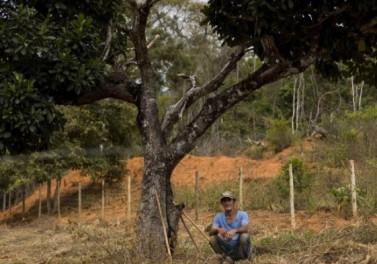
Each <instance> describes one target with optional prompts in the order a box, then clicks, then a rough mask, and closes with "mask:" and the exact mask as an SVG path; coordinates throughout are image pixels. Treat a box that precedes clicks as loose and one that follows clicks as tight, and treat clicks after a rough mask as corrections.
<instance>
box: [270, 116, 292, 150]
mask: <svg viewBox="0 0 377 264" xmlns="http://www.w3.org/2000/svg"><path fill="white" fill-rule="evenodd" d="M266 139H267V141H269V142H270V144H271V146H273V148H274V151H275V152H276V153H277V152H279V151H282V150H283V149H285V148H287V147H289V146H291V145H292V142H293V135H292V131H291V129H290V127H289V126H288V124H287V121H285V120H282V119H271V120H270V127H269V128H268V130H267V131H266Z"/></svg>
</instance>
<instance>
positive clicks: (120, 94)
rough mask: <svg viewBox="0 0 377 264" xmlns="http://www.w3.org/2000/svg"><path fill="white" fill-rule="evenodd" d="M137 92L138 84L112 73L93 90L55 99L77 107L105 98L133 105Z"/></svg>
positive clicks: (122, 75) (58, 102)
mask: <svg viewBox="0 0 377 264" xmlns="http://www.w3.org/2000/svg"><path fill="white" fill-rule="evenodd" d="M138 90H140V84H137V83H135V82H131V81H129V80H127V79H126V76H125V74H124V73H121V72H114V73H112V74H110V76H108V77H107V78H106V79H105V81H103V82H101V83H99V84H98V85H97V86H96V87H94V88H93V89H91V90H88V91H84V92H83V93H82V94H81V95H79V96H73V97H72V98H71V97H66V96H64V97H63V96H61V97H57V98H56V103H57V104H61V105H77V106H79V105H86V104H91V103H93V102H95V101H99V100H102V99H105V98H114V99H120V100H122V101H126V102H129V103H133V104H135V103H136V100H137V91H138Z"/></svg>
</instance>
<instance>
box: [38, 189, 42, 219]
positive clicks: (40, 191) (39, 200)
mask: <svg viewBox="0 0 377 264" xmlns="http://www.w3.org/2000/svg"><path fill="white" fill-rule="evenodd" d="M38 192H39V193H38V194H39V199H38V218H41V215H42V184H41V183H40V184H39V187H38Z"/></svg>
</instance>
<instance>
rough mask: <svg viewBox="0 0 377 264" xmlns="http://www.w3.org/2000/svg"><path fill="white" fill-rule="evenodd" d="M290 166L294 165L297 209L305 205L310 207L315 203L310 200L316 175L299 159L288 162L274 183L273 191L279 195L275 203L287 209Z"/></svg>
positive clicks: (272, 185)
mask: <svg viewBox="0 0 377 264" xmlns="http://www.w3.org/2000/svg"><path fill="white" fill-rule="evenodd" d="M289 164H292V171H293V184H294V191H295V203H296V207H298V208H300V207H303V206H304V205H307V206H310V205H311V204H312V203H313V201H311V199H310V195H311V189H312V186H313V180H314V175H313V174H312V173H311V172H310V171H309V168H308V167H307V166H306V165H305V164H304V163H303V161H301V160H300V159H298V158H293V159H290V160H288V161H287V162H286V163H285V164H284V165H283V167H282V171H281V172H280V173H279V174H278V175H277V176H276V178H275V179H274V180H273V181H272V184H271V187H270V188H271V190H272V191H276V193H277V195H276V198H275V199H277V200H275V201H274V202H276V201H278V203H279V204H280V205H282V206H283V207H286V206H287V204H288V198H289Z"/></svg>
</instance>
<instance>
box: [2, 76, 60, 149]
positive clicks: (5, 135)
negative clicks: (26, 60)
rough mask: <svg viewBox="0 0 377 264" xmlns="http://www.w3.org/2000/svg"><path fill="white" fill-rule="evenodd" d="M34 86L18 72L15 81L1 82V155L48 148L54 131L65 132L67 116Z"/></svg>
mask: <svg viewBox="0 0 377 264" xmlns="http://www.w3.org/2000/svg"><path fill="white" fill-rule="evenodd" d="M34 84H35V82H34V80H28V79H25V78H24V76H23V75H21V74H19V73H17V72H14V75H13V79H12V80H11V81H3V82H1V83H0V117H1V124H0V153H1V154H5V153H6V151H9V152H10V154H16V153H22V152H26V151H31V150H41V149H47V146H48V145H50V144H51V134H52V132H53V131H54V130H60V129H62V126H63V124H64V118H63V116H62V115H61V114H60V113H59V112H58V111H57V109H56V108H55V106H54V102H53V101H52V99H51V97H49V96H46V95H44V94H41V93H40V92H39V91H38V89H36V87H35V86H34Z"/></svg>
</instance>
